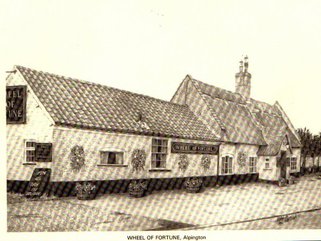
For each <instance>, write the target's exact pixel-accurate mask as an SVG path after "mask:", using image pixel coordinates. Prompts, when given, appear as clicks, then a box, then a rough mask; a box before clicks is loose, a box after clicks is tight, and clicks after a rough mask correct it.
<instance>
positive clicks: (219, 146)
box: [216, 144, 221, 184]
mask: <svg viewBox="0 0 321 241" xmlns="http://www.w3.org/2000/svg"><path fill="white" fill-rule="evenodd" d="M220 148H221V144H219V145H218V152H217V173H216V176H217V177H216V184H217V183H218V178H219V173H220V172H219V171H220Z"/></svg>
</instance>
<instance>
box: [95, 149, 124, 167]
mask: <svg viewBox="0 0 321 241" xmlns="http://www.w3.org/2000/svg"><path fill="white" fill-rule="evenodd" d="M100 164H102V165H122V164H124V153H123V152H114V151H101V152H100Z"/></svg>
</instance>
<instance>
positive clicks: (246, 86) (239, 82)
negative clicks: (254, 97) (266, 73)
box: [235, 56, 251, 98]
mask: <svg viewBox="0 0 321 241" xmlns="http://www.w3.org/2000/svg"><path fill="white" fill-rule="evenodd" d="M248 68H249V62H248V57H247V56H245V57H244V61H243V60H241V61H240V71H239V72H238V73H236V74H235V92H236V93H239V94H240V95H242V96H244V97H245V98H250V96H251V74H250V73H249V72H248Z"/></svg>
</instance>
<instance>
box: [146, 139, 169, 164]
mask: <svg viewBox="0 0 321 241" xmlns="http://www.w3.org/2000/svg"><path fill="white" fill-rule="evenodd" d="M156 141H157V142H159V141H160V142H161V143H160V144H158V143H156V144H155V142H156ZM164 143H166V144H164ZM168 145H169V140H168V139H166V138H152V145H151V160H150V168H151V170H166V169H167V157H168V150H169V147H168ZM154 148H161V149H162V148H164V150H160V151H154ZM157 156H160V157H161V158H160V159H161V160H156V157H157ZM157 162H159V163H160V164H159V165H160V166H157ZM162 163H164V165H162Z"/></svg>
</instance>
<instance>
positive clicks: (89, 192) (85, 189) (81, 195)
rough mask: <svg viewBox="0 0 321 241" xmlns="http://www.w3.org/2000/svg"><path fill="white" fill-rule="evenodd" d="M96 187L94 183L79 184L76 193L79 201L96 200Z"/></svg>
mask: <svg viewBox="0 0 321 241" xmlns="http://www.w3.org/2000/svg"><path fill="white" fill-rule="evenodd" d="M95 190H96V185H94V184H92V183H77V184H76V193H77V198H78V199H79V200H93V199H95Z"/></svg>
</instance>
